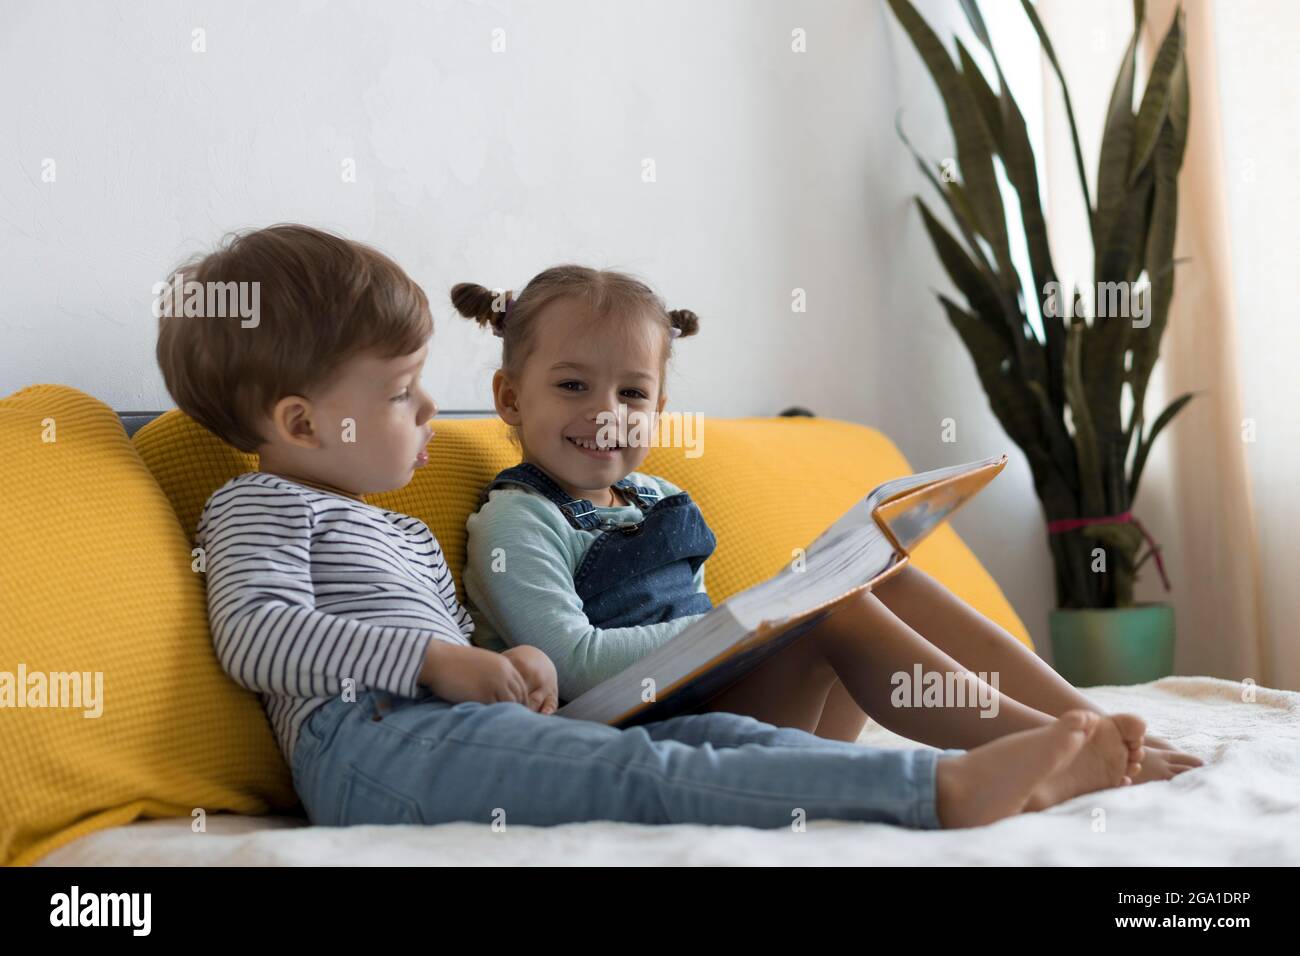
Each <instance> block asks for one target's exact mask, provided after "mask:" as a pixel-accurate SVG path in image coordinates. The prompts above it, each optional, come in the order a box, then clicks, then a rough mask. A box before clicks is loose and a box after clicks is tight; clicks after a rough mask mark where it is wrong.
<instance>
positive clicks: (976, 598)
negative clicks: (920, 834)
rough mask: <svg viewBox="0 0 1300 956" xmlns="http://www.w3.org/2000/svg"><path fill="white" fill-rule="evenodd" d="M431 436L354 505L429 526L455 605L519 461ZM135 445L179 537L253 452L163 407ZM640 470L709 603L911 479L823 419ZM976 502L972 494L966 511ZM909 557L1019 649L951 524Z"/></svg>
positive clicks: (505, 447) (890, 455) (860, 433)
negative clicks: (694, 530)
mask: <svg viewBox="0 0 1300 956" xmlns="http://www.w3.org/2000/svg"><path fill="white" fill-rule="evenodd" d="M433 428H434V433H435V434H434V439H433V443H432V444H431V445H430V447H429V464H427V465H426V466H424V467H423V468H420V469H418V470H417V471H416V473H415V477H414V478H413V479H412V480H411V482H410V484H408V485H407V486H406V487H405V488H402V489H400V490H398V491H391V492H385V493H384V494H377V495H370V496H368V497H367V498H366V500H367V501H369V502H370V503H371V504H374V505H378V506H379V507H381V508H389V509H391V510H393V511H400V512H402V513H404V514H410V515H414V516H415V517H417V518H419V519H421V520H422V521H424V522H425V524H427V525H428V526H429V528H430V530H432V531H433V533H434V536H435V537H437V539H438V541H439V543H440V544H441V545H442V550H443V553H444V554H445V555H446V557H447V563H448V564H449V565H450V566H451V572H452V577H453V578H454V579H455V581H456V593H457V595H458V596H459V597H460V599H461V600H464V598H465V591H464V587H463V586H462V584H461V572H462V570H463V568H464V564H465V519H466V518H467V517H469V515H470V513H471V512H472V511H473V510H474V508H475V507H476V506H477V504H478V496H479V493H480V492H481V491H482V489H483V486H484V485H486V484H487V483H488V482H489V481H490V480H491V479H492V477H493V476H494V475H496V474H497V472H499V471H501V469H503V468H508V467H509V466H511V465H513V464H515V463H517V462H518V460H519V456H518V452H517V451H516V450H515V448H514V446H512V445H511V444H510V443H509V440H508V439H507V437H506V436H507V428H506V426H505V425H504V424H503V423H502V422H501V421H500V420H498V419H495V418H479V419H474V418H470V419H451V418H445V419H444V418H437V419H434V421H433ZM136 445H137V447H138V448H139V450H140V455H141V457H142V458H143V459H144V461H145V463H146V464H147V465H148V466H149V467H150V469H152V471H153V473H154V475H155V476H156V477H157V479H158V482H159V484H160V485H162V487H163V490H164V491H165V492H166V493H167V495H168V497H170V498H171V500H172V504H173V506H174V507H175V509H176V513H177V515H178V516H179V517H180V519H181V525H182V526H183V527H184V528H185V529H186V531H187V532H188V533H189V534H190V535H191V536H193V534H194V527H195V525H196V523H197V522H198V517H199V512H200V511H201V510H202V508H203V503H204V502H205V501H207V499H208V496H209V495H211V494H212V492H214V491H216V490H217V489H218V488H220V487H221V486H222V485H223V484H225V482H226V481H228V480H229V479H231V478H233V477H234V476H235V475H237V474H239V473H240V472H243V471H249V470H252V469H255V468H256V467H257V457H256V456H255V455H244V454H241V453H240V452H238V451H236V450H235V449H233V448H231V447H229V446H228V445H225V444H224V443H222V442H220V441H219V440H217V439H216V438H215V437H213V436H212V435H211V433H209V432H208V431H207V430H205V429H204V428H203V427H202V426H200V425H198V424H197V423H195V422H194V421H192V420H191V419H189V418H188V417H187V416H185V415H184V414H182V413H181V412H179V411H176V410H172V411H170V412H167V413H166V414H164V415H162V416H160V417H159V418H157V419H155V420H154V421H152V422H150V423H149V424H148V425H146V426H145V427H144V428H142V429H140V431H139V432H138V433H137V434H136ZM640 470H641V471H645V472H648V473H650V474H655V475H661V476H662V477H664V478H667V479H668V480H669V481H671V482H673V483H674V484H676V485H678V486H679V487H681V488H684V489H685V490H687V491H689V492H690V493H691V497H692V498H694V499H695V500H696V501H697V502H698V503H699V506H700V510H701V511H702V512H703V514H704V518H705V520H706V521H708V523H709V526H710V527H711V528H712V529H713V531H714V533H715V534H716V535H717V538H718V548H717V550H716V551H715V552H714V554H713V557H711V558H710V559H709V561H708V564H707V565H706V570H705V573H704V581H705V584H706V585H707V586H708V590H709V597H710V598H711V599H712V600H713V602H714V603H715V604H720V603H721V602H722V601H725V600H726V599H727V598H728V597H730V596H731V595H732V594H735V593H736V592H737V591H740V590H743V589H744V588H747V587H749V586H751V585H753V584H757V583H758V582H759V581H762V580H764V579H765V578H767V577H770V576H771V575H772V574H774V573H776V571H778V570H779V569H780V568H781V566H782V565H784V564H786V563H787V562H789V561H790V559H791V556H792V551H793V549H795V548H798V547H803V546H805V545H807V544H808V543H809V542H811V541H812V539H813V538H815V537H816V536H817V535H818V534H820V533H821V532H822V531H823V530H824V529H825V528H826V526H827V525H829V524H830V523H831V522H832V521H834V520H835V519H836V518H838V517H839V516H840V515H841V514H843V513H844V512H845V511H846V510H848V509H849V508H850V507H851V506H852V505H853V504H855V503H856V502H857V501H858V500H859V499H861V498H862V497H863V496H864V495H865V494H866V493H867V492H868V491H870V490H871V489H872V488H873V487H874V486H876V485H878V484H880V483H881V482H883V481H887V480H888V479H890V478H897V477H898V476H899V475H906V474H911V473H912V471H913V469H912V467H911V466H910V465H909V464H908V462H907V460H906V459H905V458H904V457H903V456H902V454H901V453H900V452H899V451H898V449H897V448H895V447H894V445H893V443H892V442H891V441H890V440H889V439H888V438H886V437H885V436H884V435H882V434H881V433H880V432H878V431H876V430H875V429H872V428H867V427H866V426H864V425H856V424H853V423H850V422H842V421H836V420H834V419H824V418H737V419H716V418H711V419H706V421H705V425H704V443H703V454H701V455H699V456H698V457H695V458H689V457H687V456H686V450H685V449H682V448H654V449H652V450H651V452H650V454H649V456H648V457H647V458H646V460H645V463H644V464H643V465H642V467H641V469H640ZM980 506H981V502H980V500H979V499H978V498H977V499H975V501H974V502H973V503H972V504H971V505H969V507H976V508H977V507H980ZM913 561H914V562H915V563H916V564H917V566H918V567H920V568H922V569H923V570H925V571H927V572H928V573H930V574H932V575H933V576H934V577H935V578H937V579H939V580H940V581H942V582H943V583H944V585H945V586H947V587H948V588H949V589H950V590H951V591H952V592H953V593H954V594H956V595H957V596H958V597H960V598H962V599H963V600H965V601H966V602H967V603H968V604H970V605H971V606H972V607H974V608H976V609H977V610H979V611H980V612H982V613H983V614H985V615H986V616H987V617H989V618H991V619H992V620H994V621H996V622H997V623H998V624H1000V625H1001V626H1002V627H1004V628H1006V629H1007V630H1008V631H1009V632H1010V633H1012V634H1014V635H1015V636H1016V637H1017V638H1019V639H1020V640H1021V641H1023V642H1024V643H1025V644H1026V645H1027V646H1029V647H1031V648H1032V647H1033V643H1032V641H1031V640H1030V638H1029V634H1028V632H1027V631H1026V630H1025V626H1024V624H1022V623H1021V621H1020V618H1019V617H1018V616H1017V615H1016V612H1015V610H1014V609H1013V608H1012V607H1011V605H1010V604H1009V603H1008V602H1007V599H1006V597H1005V596H1004V595H1003V594H1002V591H1001V589H1000V588H999V587H998V585H997V582H995V581H994V580H993V578H992V577H990V576H989V574H988V572H987V571H985V570H984V568H983V566H982V565H981V564H980V563H979V560H978V559H977V558H976V557H975V555H974V554H972V553H971V551H970V549H969V548H967V547H966V545H965V544H963V543H962V541H961V539H960V538H959V537H958V536H957V533H956V532H955V531H953V529H952V528H951V526H949V525H946V524H945V525H943V526H942V527H941V528H939V529H938V530H937V531H936V532H935V533H934V534H933V535H931V536H930V537H929V538H928V539H926V541H925V542H924V543H922V545H921V546H920V547H919V548H918V549H917V552H916V554H915V555H914V556H913Z"/></svg>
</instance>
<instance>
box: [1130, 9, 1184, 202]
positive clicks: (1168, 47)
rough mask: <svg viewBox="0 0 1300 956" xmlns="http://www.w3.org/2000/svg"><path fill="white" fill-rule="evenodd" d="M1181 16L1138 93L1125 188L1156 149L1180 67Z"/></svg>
mask: <svg viewBox="0 0 1300 956" xmlns="http://www.w3.org/2000/svg"><path fill="white" fill-rule="evenodd" d="M1182 20H1183V15H1182V11H1181V10H1178V11H1175V13H1174V19H1173V23H1171V24H1170V26H1169V31H1168V32H1167V33H1166V34H1165V38H1164V40H1162V41H1161V43H1160V50H1159V52H1157V53H1156V59H1155V63H1154V64H1153V65H1152V67H1151V76H1150V77H1149V78H1148V79H1147V85H1146V89H1145V90H1144V91H1143V93H1142V105H1141V106H1139V107H1138V113H1137V121H1136V123H1135V126H1134V133H1133V140H1134V145H1133V160H1132V163H1131V165H1130V166H1129V176H1128V180H1129V185H1132V184H1133V183H1135V182H1137V177H1138V173H1139V172H1141V171H1142V167H1143V166H1145V165H1146V164H1147V161H1148V160H1150V159H1151V153H1152V152H1153V151H1154V150H1155V148H1156V137H1157V136H1158V135H1159V134H1160V128H1161V127H1162V126H1164V124H1165V117H1166V116H1168V115H1169V101H1170V98H1171V96H1172V89H1173V80H1174V72H1175V70H1177V69H1179V67H1180V66H1181V64H1182V63H1183V23H1182Z"/></svg>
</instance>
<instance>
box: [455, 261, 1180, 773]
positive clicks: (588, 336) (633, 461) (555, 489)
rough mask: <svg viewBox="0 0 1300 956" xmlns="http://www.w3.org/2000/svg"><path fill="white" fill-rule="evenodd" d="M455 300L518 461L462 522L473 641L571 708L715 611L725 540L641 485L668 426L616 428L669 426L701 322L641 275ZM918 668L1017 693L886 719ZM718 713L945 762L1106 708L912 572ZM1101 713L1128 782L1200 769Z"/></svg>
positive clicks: (554, 278)
mask: <svg viewBox="0 0 1300 956" xmlns="http://www.w3.org/2000/svg"><path fill="white" fill-rule="evenodd" d="M451 298H452V303H453V305H454V306H455V308H456V310H457V311H458V312H459V313H460V314H461V315H463V316H465V317H467V318H470V319H473V320H474V321H476V322H478V323H479V324H480V325H483V326H488V327H491V329H492V331H493V332H494V333H495V334H496V335H498V336H500V337H501V338H502V340H503V343H502V349H503V355H502V367H501V368H500V369H499V370H498V371H497V372H496V374H495V376H494V377H493V381H492V388H493V396H494V399H495V404H496V410H497V413H498V414H499V415H500V416H501V418H502V419H503V420H504V421H505V422H506V423H507V424H509V425H511V426H513V428H512V437H513V438H514V439H515V440H516V441H517V443H518V444H519V445H520V449H521V452H522V458H523V461H522V462H521V463H520V464H519V465H516V466H515V467H513V468H508V469H506V470H504V471H502V472H501V473H500V474H498V475H497V476H496V478H495V479H494V480H493V481H492V482H491V483H490V484H489V486H488V488H487V489H485V491H484V494H483V497H482V499H481V502H480V508H479V510H478V511H477V512H476V513H475V514H474V515H471V517H470V519H469V522H468V525H467V527H468V533H469V544H468V552H469V553H468V561H467V566H466V569H465V586H466V594H467V597H468V598H469V602H470V605H471V612H472V614H473V617H474V619H475V622H476V624H477V627H478V629H477V631H476V635H475V643H477V644H478V645H479V646H482V647H489V648H493V649H497V650H502V649H505V648H507V647H509V646H511V645H515V646H517V645H523V644H529V645H533V646H535V647H537V648H539V649H540V650H542V651H543V652H545V653H546V655H547V656H548V657H550V658H551V659H552V660H553V661H554V663H555V666H556V669H557V673H558V679H559V694H560V697H561V699H562V700H571V699H573V698H575V697H577V696H579V695H580V694H582V693H583V692H584V691H586V690H588V689H590V688H591V687H594V686H595V685H597V684H599V683H600V682H601V681H603V680H605V679H606V678H608V677H611V676H613V675H614V674H616V673H618V672H620V671H622V670H623V669H624V668H626V667H628V666H630V665H632V664H634V663H635V662H636V661H637V660H639V659H640V658H642V657H644V656H645V655H646V654H647V653H649V652H650V651H652V650H654V649H655V648H657V647H659V646H660V645H662V644H663V643H664V642H666V641H668V640H670V639H671V638H672V637H673V636H675V635H676V634H677V633H679V632H680V631H681V630H682V629H683V628H685V627H686V626H687V625H689V624H690V623H691V622H693V621H694V620H696V619H697V618H698V617H699V616H700V615H702V614H703V613H705V612H707V611H708V610H709V609H710V608H711V606H712V605H711V604H710V601H709V598H708V595H707V593H706V592H705V588H704V562H705V559H706V558H708V556H709V555H710V554H711V553H712V551H713V548H714V544H715V539H714V536H713V533H712V532H711V531H710V530H709V527H708V525H707V524H706V523H705V521H704V519H703V517H702V515H701V514H700V511H699V509H698V508H697V507H696V506H695V504H694V503H693V502H692V501H691V499H690V495H689V494H688V493H687V492H685V491H683V490H682V489H680V488H677V487H676V486H675V485H673V484H671V483H670V482H668V481H666V480H664V479H661V478H656V477H654V476H652V475H647V474H643V473H641V472H638V471H636V468H637V466H638V465H639V464H640V463H641V462H642V461H644V459H645V456H646V455H647V454H648V450H649V449H648V436H649V434H650V433H652V432H653V428H651V429H648V430H645V431H643V432H642V434H644V435H645V440H643V441H640V442H629V443H628V444H626V445H617V444H615V443H614V440H612V439H608V438H607V435H608V433H609V431H610V429H602V427H601V426H602V423H609V422H610V421H616V420H617V419H618V416H619V415H620V414H622V415H624V416H625V417H626V418H631V419H632V420H633V421H635V420H636V419H637V417H638V416H640V417H641V418H642V419H643V420H644V419H649V420H652V421H653V417H654V416H656V415H658V414H659V413H660V412H662V411H663V408H664V405H665V403H666V402H667V395H666V394H665V393H664V389H663V384H664V374H665V371H666V366H667V361H668V358H669V355H670V353H671V348H672V343H673V341H674V340H675V339H676V338H678V337H680V336H688V335H693V334H695V332H696V331H697V330H698V328H699V320H698V318H697V317H696V316H695V314H694V313H692V312H690V311H688V310H685V309H679V310H674V311H672V312H668V311H666V309H665V307H664V305H663V302H662V301H661V300H660V299H659V298H658V296H656V295H655V294H654V293H653V292H652V291H651V290H650V289H649V288H647V287H646V286H645V285H644V284H643V283H641V282H639V281H637V280H636V279H634V278H632V277H630V276H627V275H624V274H622V273H618V272H612V271H596V270H592V269H587V268H583V267H580V266H572V265H566V266H559V267H556V268H553V269H548V270H546V271H545V272H542V273H541V274H539V275H538V276H536V277H535V278H534V279H533V280H532V281H531V282H529V283H528V285H527V286H526V287H525V289H524V290H523V292H522V293H521V294H520V295H519V296H518V298H516V297H515V296H514V295H513V293H512V292H505V293H502V294H494V293H492V292H490V291H489V290H488V289H486V288H484V287H483V286H480V285H473V284H468V283H462V284H459V285H457V286H455V287H454V288H453V289H452V295H451ZM621 406H625V408H623V407H621ZM628 434H629V435H635V434H637V433H636V431H635V429H632V430H630V431H629V432H628ZM918 664H919V665H920V666H921V667H922V668H923V670H924V672H925V673H927V674H928V673H939V672H943V673H946V672H953V673H955V674H957V675H959V679H961V680H966V681H971V682H972V683H971V684H969V686H970V687H972V688H973V687H975V686H976V682H978V683H981V684H982V682H980V681H979V678H978V677H976V674H977V673H979V672H984V673H993V672H996V673H998V674H999V675H1000V680H999V681H998V683H999V684H1000V686H1001V688H1002V691H1003V692H1002V693H999V691H998V689H995V688H990V687H987V686H981V687H979V691H980V694H979V696H978V699H979V700H981V701H992V702H993V705H992V706H990V707H988V708H987V711H986V712H985V713H983V714H981V713H979V712H977V711H976V710H975V709H973V708H968V707H942V708H910V707H895V706H891V703H890V700H891V694H892V693H893V691H894V684H893V682H892V681H891V675H893V674H895V673H898V672H904V673H912V672H913V668H914V666H915V665H918ZM968 672H969V673H968ZM947 686H951V685H947ZM985 695H988V696H985ZM704 709H705V710H707V711H726V712H731V713H738V714H744V715H749V716H752V717H755V718H758V719H759V720H762V721H764V722H767V723H770V724H775V725H778V726H783V727H794V728H798V729H802V730H805V731H810V732H813V733H815V734H817V735H818V736H821V737H825V738H829V739H833V740H840V741H854V740H856V739H857V737H858V735H859V733H860V732H861V730H862V727H863V725H864V724H865V722H866V720H867V717H868V715H869V716H871V717H873V718H875V719H876V720H877V721H878V722H879V723H881V724H882V725H883V726H885V727H887V728H889V729H890V730H892V731H894V732H895V733H898V734H901V735H903V736H906V737H910V738H912V739H914V740H918V741H921V742H922V743H926V744H929V745H931V746H934V747H940V748H970V747H976V746H979V745H981V744H984V743H988V742H990V741H992V740H995V739H997V738H1000V737H1002V736H1004V735H1007V734H1011V733H1015V732H1018V731H1023V730H1029V729H1033V728H1039V727H1043V726H1045V725H1047V724H1050V723H1052V722H1053V720H1054V719H1055V717H1056V716H1058V715H1061V714H1063V713H1065V712H1066V711H1069V710H1076V709H1081V710H1089V711H1097V708H1096V707H1095V705H1093V704H1092V703H1091V702H1090V701H1089V700H1088V699H1087V698H1086V697H1084V696H1083V695H1082V694H1080V693H1079V692H1078V691H1076V690H1075V689H1074V688H1073V687H1072V686H1071V685H1070V684H1069V683H1068V682H1067V681H1065V680H1064V679H1062V678H1061V677H1060V676H1059V675H1057V674H1056V672H1055V671H1053V670H1052V669H1051V668H1050V667H1048V666H1047V665H1046V664H1045V663H1044V662H1043V661H1041V660H1040V659H1039V658H1038V657H1037V656H1036V655H1034V654H1033V653H1031V652H1030V651H1029V650H1028V649H1027V648H1026V647H1025V646H1024V645H1023V644H1021V643H1020V642H1019V641H1018V640H1016V639H1015V638H1014V637H1013V636H1012V635H1010V634H1008V633H1007V632H1006V631H1005V630H1003V629H1002V628H1000V627H998V626H997V625H996V624H995V623H993V622H992V621H990V620H988V619H987V618H985V617H984V616H983V615H981V614H979V613H978V612H977V611H975V610H974V609H973V608H971V607H969V606H967V605H966V604H965V603H964V602H962V601H961V600H960V599H958V598H957V597H955V596H954V595H953V594H952V593H951V592H950V591H948V590H947V589H946V588H944V587H943V586H942V585H941V584H939V582H937V581H936V580H934V578H932V577H930V576H929V575H927V574H926V573H925V572H924V571H921V570H920V569H919V568H916V567H914V566H911V565H908V566H905V567H904V569H903V570H902V571H901V572H899V573H898V574H896V575H895V576H894V577H893V578H891V579H890V580H889V581H887V582H885V583H884V584H882V585H881V586H879V587H878V588H877V589H876V590H875V591H874V592H867V593H864V594H862V595H861V596H860V597H858V598H857V599H856V600H854V601H851V602H849V603H848V604H847V605H845V606H844V607H843V608H842V609H840V610H837V611H836V612H835V613H833V614H831V615H830V616H829V617H828V618H827V619H826V620H825V621H823V622H822V623H821V624H820V625H818V626H817V627H816V628H814V629H812V630H811V631H809V632H808V633H807V634H806V635H805V636H804V637H802V638H801V639H799V640H798V641H796V642H794V643H793V644H791V645H790V646H789V647H788V648H786V649H784V650H782V651H781V652H780V653H778V654H776V655H774V656H773V657H771V658H769V659H768V660H767V661H766V662H764V663H763V664H761V665H760V666H759V667H757V668H755V669H754V670H753V671H751V672H750V673H749V674H748V675H747V676H746V677H745V678H743V679H742V680H741V681H740V682H738V683H737V684H735V685H733V686H732V687H731V688H730V689H728V690H726V691H724V692H723V693H721V694H720V695H718V696H717V697H715V698H714V699H713V700H712V701H710V702H709V703H708V704H706V705H705V707H704ZM1097 712H1098V713H1101V712H1100V711H1097ZM1102 717H1103V719H1101V720H1099V721H1098V725H1097V726H1098V729H1097V734H1098V735H1099V737H1101V738H1110V739H1111V740H1113V741H1119V740H1123V741H1125V742H1126V743H1127V744H1128V745H1129V747H1130V748H1131V749H1132V750H1133V752H1134V753H1135V754H1136V755H1137V761H1136V762H1138V763H1139V766H1137V767H1135V768H1134V772H1133V776H1132V780H1133V782H1145V781H1149V780H1163V779H1168V778H1170V777H1172V776H1174V775H1176V774H1178V773H1182V772H1183V771H1185V770H1189V769H1191V768H1192V767H1194V766H1199V765H1200V764H1201V762H1202V761H1201V760H1200V759H1199V758H1197V757H1195V756H1193V755H1191V754H1187V753H1183V752H1180V751H1177V750H1175V749H1174V748H1173V747H1172V746H1171V745H1170V744H1168V743H1167V742H1166V741H1164V740H1161V739H1159V738H1154V737H1148V738H1146V743H1147V747H1146V748H1145V751H1144V752H1145V756H1142V753H1143V747H1142V745H1143V735H1144V730H1145V727H1144V724H1143V722H1142V720H1141V719H1140V718H1138V717H1136V716H1134V715H1131V714H1119V715H1113V716H1107V715H1104V714H1103V715H1102Z"/></svg>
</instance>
